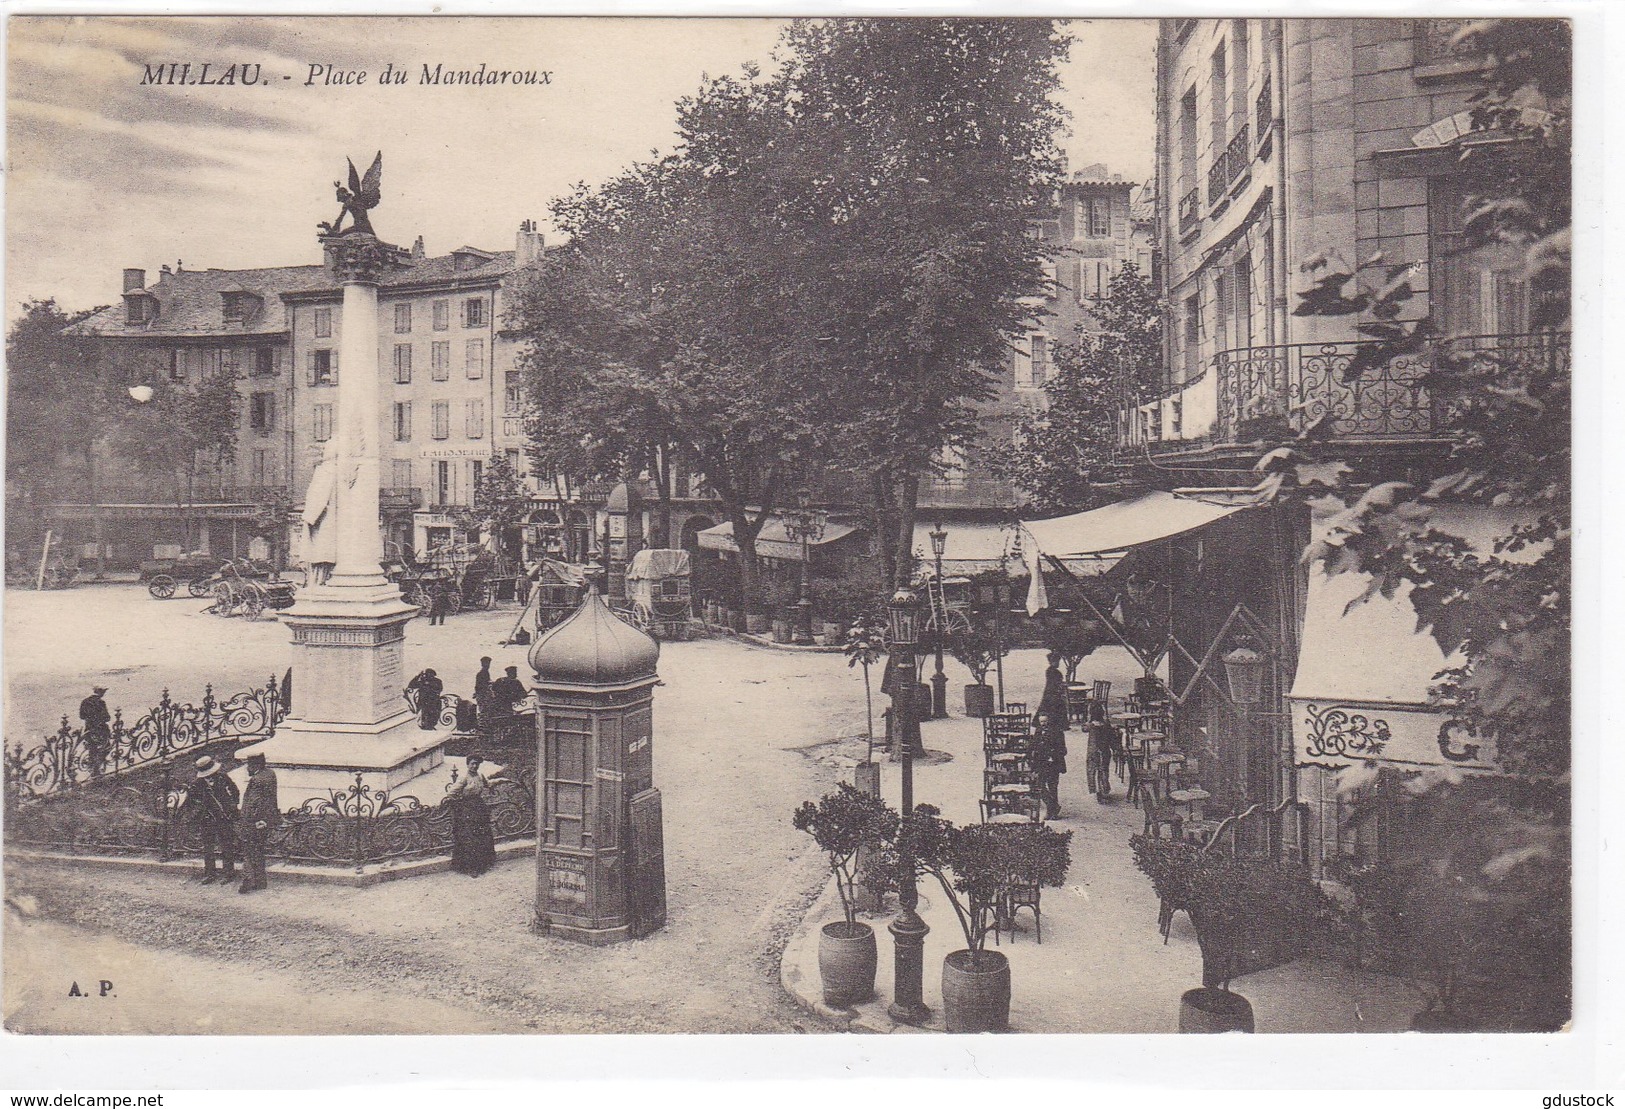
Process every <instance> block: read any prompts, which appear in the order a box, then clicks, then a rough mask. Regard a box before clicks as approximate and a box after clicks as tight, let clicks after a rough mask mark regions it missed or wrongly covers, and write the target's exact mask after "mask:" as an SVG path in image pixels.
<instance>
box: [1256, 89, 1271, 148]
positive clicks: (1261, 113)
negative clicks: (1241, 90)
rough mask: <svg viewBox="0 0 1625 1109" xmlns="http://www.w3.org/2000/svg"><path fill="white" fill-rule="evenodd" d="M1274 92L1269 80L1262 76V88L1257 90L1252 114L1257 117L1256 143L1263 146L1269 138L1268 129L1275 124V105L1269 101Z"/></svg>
mask: <svg viewBox="0 0 1625 1109" xmlns="http://www.w3.org/2000/svg"><path fill="white" fill-rule="evenodd" d="M1273 91H1274V90H1272V89H1271V88H1270V78H1269V75H1268V74H1266V75H1265V76H1264V87H1263V88H1261V89H1259V90H1258V105H1257V110H1256V112H1255V113H1254V114H1255V116H1256V117H1257V127H1258V142H1259V145H1263V142H1264V140H1265V139H1266V138H1268V137H1269V133H1270V128H1271V127H1272V126H1274V124H1275V104H1274V103H1273V102H1272V100H1271V99H1270V97H1271V95H1272V93H1273Z"/></svg>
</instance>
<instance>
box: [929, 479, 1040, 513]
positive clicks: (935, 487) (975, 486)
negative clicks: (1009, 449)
mask: <svg viewBox="0 0 1625 1109" xmlns="http://www.w3.org/2000/svg"><path fill="white" fill-rule="evenodd" d="M1020 503H1021V498H1020V496H1019V495H1018V494H1017V493H1016V489H1015V486H1014V485H1013V484H1011V483H1010V482H1008V481H1001V480H999V479H997V478H965V479H962V480H958V481H955V480H952V479H947V480H945V479H943V478H926V479H925V480H923V481H921V482H920V497H919V505H920V507H921V508H1010V507H1012V506H1014V505H1017V504H1020Z"/></svg>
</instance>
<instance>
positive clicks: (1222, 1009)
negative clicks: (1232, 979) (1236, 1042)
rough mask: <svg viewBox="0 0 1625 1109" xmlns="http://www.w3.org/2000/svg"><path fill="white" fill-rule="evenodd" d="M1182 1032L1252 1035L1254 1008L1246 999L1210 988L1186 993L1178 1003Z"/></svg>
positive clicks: (1226, 991)
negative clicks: (1250, 1033)
mask: <svg viewBox="0 0 1625 1109" xmlns="http://www.w3.org/2000/svg"><path fill="white" fill-rule="evenodd" d="M1179 1030H1180V1031H1181V1032H1251V1031H1252V1030H1253V1007H1252V1005H1251V1004H1250V1003H1249V1002H1248V1000H1247V999H1246V998H1245V997H1242V996H1241V995H1240V994H1239V993H1231V992H1230V991H1229V990H1216V989H1213V988H1211V987H1208V986H1203V987H1201V988H1200V989H1195V990H1186V991H1185V993H1184V996H1182V997H1181V998H1180V999H1179Z"/></svg>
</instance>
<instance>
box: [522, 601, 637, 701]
mask: <svg viewBox="0 0 1625 1109" xmlns="http://www.w3.org/2000/svg"><path fill="white" fill-rule="evenodd" d="M659 658H660V644H659V643H657V642H655V640H654V638H653V637H652V636H650V635H647V634H646V633H644V632H643V631H641V630H640V629H638V628H635V627H633V626H632V625H631V624H628V623H627V622H626V621H625V620H622V619H621V618H620V617H619V616H616V615H615V614H614V613H613V612H611V611H610V609H609V606H608V605H606V604H605V603H604V599H603V598H602V597H600V596H599V595H598V591H597V590H596V589H592V590H589V591H588V593H587V596H586V597H585V598H584V599H583V600H582V602H581V605H580V607H579V608H577V609H576V610H575V612H573V613H571V614H570V615H569V616H568V617H567V618H566V619H565V620H564V621H563V622H562V623H560V624H558V625H557V626H555V627H553V628H551V629H549V630H548V631H547V632H546V633H545V634H543V635H542V636H540V637H538V638H537V640H536V642H535V643H534V644H533V645H532V646H531V648H530V666H531V669H532V670H534V671H535V672H536V680H537V681H538V682H540V683H542V684H544V685H577V686H579V685H587V686H594V685H596V686H619V685H627V684H629V683H632V682H637V681H644V680H652V679H654V678H655V677H656V674H655V663H656V662H657V661H658V660H659Z"/></svg>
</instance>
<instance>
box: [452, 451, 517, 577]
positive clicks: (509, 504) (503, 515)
mask: <svg viewBox="0 0 1625 1109" xmlns="http://www.w3.org/2000/svg"><path fill="white" fill-rule="evenodd" d="M529 512H530V497H529V495H528V494H527V493H526V492H525V483H524V481H522V480H521V479H520V477H519V475H518V474H517V473H515V472H514V468H513V467H512V466H511V465H509V463H508V460H507V459H506V458H504V457H503V456H502V455H500V454H493V455H492V456H491V457H490V458H489V459H487V460H486V462H485V466H484V468H483V470H482V472H481V474H480V483H479V485H478V486H476V487H475V489H474V503H473V504H471V505H469V506H468V507H467V508H465V509H461V510H459V511H458V513H457V525H458V526H459V527H461V528H462V529H463V530H464V531H467V532H472V533H475V534H478V533H479V532H484V533H486V534H487V535H488V536H490V537H491V540H492V542H493V544H495V546H496V547H497V548H498V549H500V550H502V551H503V553H504V554H506V555H507V556H508V557H510V558H518V557H519V552H518V551H514V550H508V549H506V547H505V546H504V544H505V542H506V537H507V536H508V534H509V533H510V532H512V531H513V529H515V528H517V527H519V525H520V524H523V523H524V522H525V517H526V515H528V514H529Z"/></svg>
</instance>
